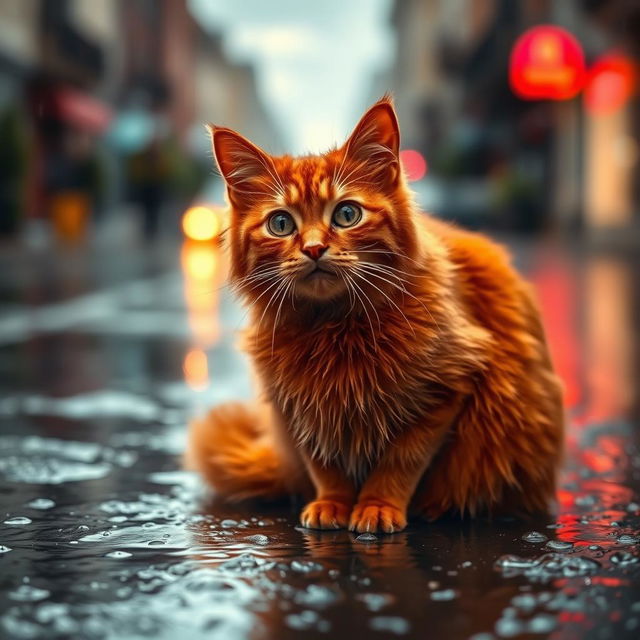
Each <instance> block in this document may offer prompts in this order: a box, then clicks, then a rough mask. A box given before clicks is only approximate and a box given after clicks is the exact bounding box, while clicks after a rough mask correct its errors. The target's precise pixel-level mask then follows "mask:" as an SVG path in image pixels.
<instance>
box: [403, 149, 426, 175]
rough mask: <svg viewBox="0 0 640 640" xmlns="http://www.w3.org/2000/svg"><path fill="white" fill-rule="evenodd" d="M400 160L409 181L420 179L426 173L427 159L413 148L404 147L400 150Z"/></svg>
mask: <svg viewBox="0 0 640 640" xmlns="http://www.w3.org/2000/svg"><path fill="white" fill-rule="evenodd" d="M400 162H401V163H402V168H403V169H404V172H405V174H406V176H407V179H408V180H409V182H416V181H417V180H422V178H424V177H425V176H426V175H427V161H426V160H425V159H424V156H423V155H422V154H421V153H420V152H419V151H416V150H415V149H404V151H401V152H400Z"/></svg>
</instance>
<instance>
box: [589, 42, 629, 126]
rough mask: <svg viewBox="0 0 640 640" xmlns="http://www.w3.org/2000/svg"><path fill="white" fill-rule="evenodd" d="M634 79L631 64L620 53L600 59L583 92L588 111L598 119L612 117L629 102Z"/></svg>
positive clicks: (590, 72)
mask: <svg viewBox="0 0 640 640" xmlns="http://www.w3.org/2000/svg"><path fill="white" fill-rule="evenodd" d="M636 79H637V69H636V66H635V64H634V63H633V61H632V60H630V59H629V58H627V57H626V56H624V55H622V54H621V53H609V54H607V55H605V56H602V58H600V59H599V60H597V61H596V63H595V64H594V65H593V67H591V69H590V70H589V76H588V78H587V84H586V86H585V90H584V104H585V107H586V109H587V111H590V112H591V113H593V114H597V115H605V114H608V113H614V112H615V111H617V110H618V109H620V108H621V107H623V106H624V105H625V104H626V103H627V102H628V101H629V99H630V98H631V96H632V94H633V91H634V89H635V87H636Z"/></svg>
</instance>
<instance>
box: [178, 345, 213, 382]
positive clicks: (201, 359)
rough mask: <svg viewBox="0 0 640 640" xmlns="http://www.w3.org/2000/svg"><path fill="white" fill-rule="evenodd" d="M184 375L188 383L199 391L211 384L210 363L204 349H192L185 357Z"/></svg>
mask: <svg viewBox="0 0 640 640" xmlns="http://www.w3.org/2000/svg"><path fill="white" fill-rule="evenodd" d="M183 369H184V377H185V381H186V383H187V384H188V385H189V386H190V387H191V388H192V389H195V390H197V391H200V390H203V389H206V388H207V386H208V384H209V363H208V361H207V354H206V353H205V352H204V351H203V350H202V349H191V350H190V351H188V352H187V353H186V355H185V357H184V364H183Z"/></svg>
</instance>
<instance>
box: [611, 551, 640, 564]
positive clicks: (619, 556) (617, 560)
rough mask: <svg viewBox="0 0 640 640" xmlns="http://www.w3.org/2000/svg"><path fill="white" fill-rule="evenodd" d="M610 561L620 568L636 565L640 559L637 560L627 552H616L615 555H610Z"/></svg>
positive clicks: (636, 557)
mask: <svg viewBox="0 0 640 640" xmlns="http://www.w3.org/2000/svg"><path fill="white" fill-rule="evenodd" d="M610 559H611V562H613V564H617V565H620V566H625V565H629V564H636V563H637V562H638V561H640V558H638V556H634V555H633V554H632V553H629V552H628V551H616V552H615V553H612V554H611V556H610Z"/></svg>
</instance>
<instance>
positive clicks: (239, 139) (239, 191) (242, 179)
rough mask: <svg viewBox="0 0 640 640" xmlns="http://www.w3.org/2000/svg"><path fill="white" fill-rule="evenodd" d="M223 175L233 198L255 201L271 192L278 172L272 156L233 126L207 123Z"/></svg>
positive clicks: (214, 153)
mask: <svg viewBox="0 0 640 640" xmlns="http://www.w3.org/2000/svg"><path fill="white" fill-rule="evenodd" d="M207 130H208V131H209V135H210V136H211V146H212V148H213V155H214V157H215V159H216V164H217V165H218V169H219V170H220V174H221V175H222V177H223V178H224V181H225V182H226V183H227V187H228V190H229V196H230V198H231V199H232V200H242V199H245V200H254V199H255V198H256V197H258V196H260V195H266V194H268V193H269V192H270V191H272V187H270V184H271V182H272V181H273V176H274V175H275V167H274V166H273V163H272V161H271V158H270V157H269V156H268V155H267V154H266V153H265V152H264V151H262V149H260V148H258V147H256V145H254V144H253V143H251V142H249V140H247V139H246V138H245V137H244V136H241V135H240V134H239V133H236V132H235V131H233V130H232V129H227V128H225V127H216V126H214V125H212V124H210V125H207Z"/></svg>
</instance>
